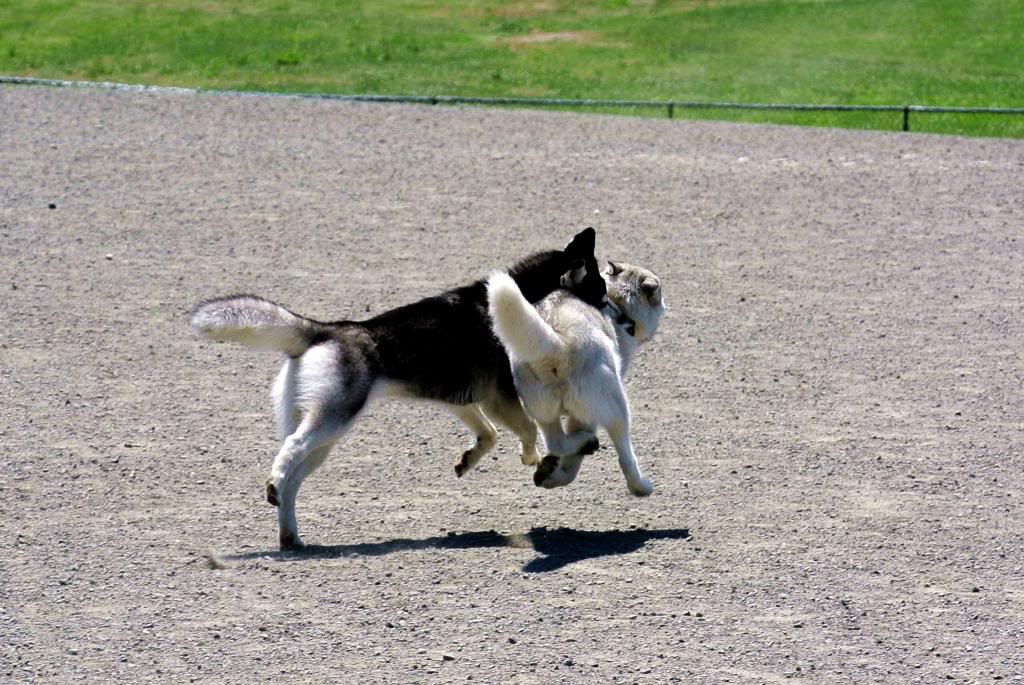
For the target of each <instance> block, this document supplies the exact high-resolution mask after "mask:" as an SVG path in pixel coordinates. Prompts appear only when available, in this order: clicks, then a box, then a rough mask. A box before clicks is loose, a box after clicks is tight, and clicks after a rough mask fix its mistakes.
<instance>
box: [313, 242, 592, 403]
mask: <svg viewBox="0 0 1024 685" xmlns="http://www.w3.org/2000/svg"><path fill="white" fill-rule="evenodd" d="M580 259H582V260H583V261H584V263H585V265H586V268H587V274H586V277H585V279H584V282H583V283H581V284H578V285H577V286H575V287H574V288H573V292H574V294H576V295H577V297H580V298H581V299H583V300H584V301H586V302H588V303H589V304H592V305H594V306H598V307H599V306H601V304H602V301H603V299H604V296H605V292H606V291H605V283H604V279H603V278H602V277H601V275H600V271H599V268H598V266H597V260H596V258H595V257H594V229H592V228H587V229H585V230H584V231H582V232H580V233H579V234H578V235H577V236H576V237H575V238H573V241H572V242H571V243H570V244H569V245H567V246H566V249H565V250H552V251H548V252H538V253H536V254H533V255H530V256H529V257H526V258H525V259H523V260H520V261H519V262H517V263H516V264H515V265H513V266H512V267H511V268H510V269H508V273H509V275H510V276H512V278H513V279H514V280H515V281H516V283H517V284H518V285H519V288H520V289H521V290H522V292H523V295H524V296H525V297H526V299H527V300H529V301H530V302H537V301H539V300H541V299H543V298H544V297H546V296H547V295H548V294H550V293H551V292H553V291H555V290H557V289H558V288H559V287H560V281H561V278H562V276H563V275H564V274H565V273H566V272H567V271H569V270H571V269H572V268H574V265H578V263H579V260H580ZM595 279H596V280H595ZM332 326H333V327H335V335H334V337H335V338H336V339H338V340H339V342H341V343H342V347H343V348H344V347H346V346H350V347H356V348H357V349H359V351H360V352H362V354H359V353H358V352H357V353H356V354H357V355H358V356H360V357H361V359H360V362H361V363H363V364H366V365H367V366H368V367H369V368H368V369H367V371H370V372H371V373H372V374H373V375H374V376H376V377H379V378H384V379H388V380H391V381H396V382H398V383H399V384H401V385H402V386H403V387H404V388H405V389H406V391H407V392H409V393H410V394H412V395H415V396H418V397H422V398H424V399H433V400H440V401H443V402H449V403H452V404H469V403H473V402H479V401H483V400H484V399H486V398H487V396H488V395H490V394H492V393H495V392H496V393H497V394H498V395H499V396H501V397H503V398H505V399H514V398H515V397H516V391H515V385H514V384H513V381H512V372H511V368H510V363H509V359H508V355H507V354H506V352H505V349H504V348H503V347H502V346H501V343H500V342H499V341H498V339H497V338H496V337H495V336H494V334H493V333H492V331H491V320H490V317H489V316H488V313H487V286H486V281H484V280H479V281H476V282H475V283H472V284H470V285H467V286H463V287H461V288H455V289H454V290H449V291H447V292H444V293H441V294H440V295H437V296H434V297H428V298H425V299H423V300H420V301H419V302H414V303H412V304H408V305H404V306H402V307H397V308H395V309H392V310H389V311H387V312H384V313H383V314H380V315H379V316H375V317H373V318H372V319H368V320H366V321H360V322H342V321H339V322H334V323H333V324H332ZM367 343H370V344H367ZM352 352H356V350H352ZM353 361H354V360H353Z"/></svg>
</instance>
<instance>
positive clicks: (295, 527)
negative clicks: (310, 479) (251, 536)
mask: <svg viewBox="0 0 1024 685" xmlns="http://www.w3.org/2000/svg"><path fill="white" fill-rule="evenodd" d="M331 447H332V446H331V445H326V446H324V447H319V448H317V449H315V450H313V451H312V452H310V453H309V455H308V456H307V457H306V458H305V459H304V460H303V461H302V463H301V464H299V465H298V466H297V467H295V468H294V469H293V470H292V473H291V475H290V476H289V477H288V480H287V481H285V483H284V487H283V488H281V491H280V493H279V495H278V497H279V502H278V507H277V527H278V535H279V537H280V542H281V545H282V546H283V547H301V546H302V545H303V542H302V538H300V537H299V524H298V521H297V520H296V518H295V500H296V498H297V496H298V494H299V486H301V485H302V481H304V480H306V477H307V476H308V475H309V474H311V473H313V472H314V471H316V470H317V469H318V468H320V466H321V465H322V464H323V463H324V461H326V460H327V455H328V454H329V453H330V451H331Z"/></svg>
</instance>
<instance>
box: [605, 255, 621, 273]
mask: <svg viewBox="0 0 1024 685" xmlns="http://www.w3.org/2000/svg"><path fill="white" fill-rule="evenodd" d="M620 273H622V265H621V264H619V263H618V262H613V261H612V260H610V259H609V260H608V275H609V276H615V275H617V274H620Z"/></svg>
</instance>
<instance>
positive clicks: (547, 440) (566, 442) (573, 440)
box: [537, 418, 598, 457]
mask: <svg viewBox="0 0 1024 685" xmlns="http://www.w3.org/2000/svg"><path fill="white" fill-rule="evenodd" d="M537 425H538V426H540V431H541V433H543V434H544V444H545V445H546V446H547V448H548V452H550V453H551V454H553V455H555V456H558V457H571V456H573V455H577V454H593V452H594V451H595V450H596V449H597V446H598V445H597V436H596V435H594V433H593V432H591V431H588V430H577V431H575V432H573V433H566V432H565V430H563V428H562V421H561V418H556V419H553V420H550V421H538V422H537Z"/></svg>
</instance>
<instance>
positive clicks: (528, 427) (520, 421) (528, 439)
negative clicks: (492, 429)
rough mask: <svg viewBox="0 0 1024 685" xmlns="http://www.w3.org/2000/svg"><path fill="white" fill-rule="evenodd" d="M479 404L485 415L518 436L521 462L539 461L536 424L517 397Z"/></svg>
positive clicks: (534, 462) (526, 463) (531, 463)
mask: <svg viewBox="0 0 1024 685" xmlns="http://www.w3.org/2000/svg"><path fill="white" fill-rule="evenodd" d="M481 406H482V407H483V409H484V413H485V414H487V416H489V417H490V418H491V419H492V420H493V421H496V422H498V423H500V424H501V425H503V426H505V427H506V428H508V429H509V430H511V431H512V432H513V433H515V434H516V436H517V437H518V438H519V444H520V445H521V446H522V448H523V452H522V455H521V459H522V462H523V464H525V465H526V466H535V465H536V464H539V463H540V455H539V454H538V453H537V424H535V423H534V422H533V419H531V418H530V417H529V416H528V415H527V414H526V412H525V411H524V410H523V405H521V404H520V403H519V399H518V398H516V399H512V400H509V399H494V400H488V401H486V402H483V403H482V404H481Z"/></svg>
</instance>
